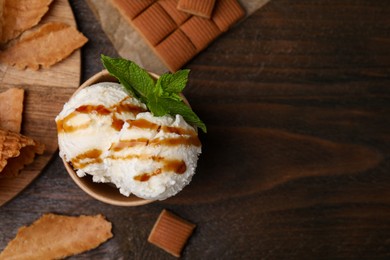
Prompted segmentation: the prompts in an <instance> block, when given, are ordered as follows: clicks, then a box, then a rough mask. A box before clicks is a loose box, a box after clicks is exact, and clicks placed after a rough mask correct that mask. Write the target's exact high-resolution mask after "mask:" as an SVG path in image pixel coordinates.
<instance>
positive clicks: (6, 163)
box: [0, 129, 44, 176]
mask: <svg viewBox="0 0 390 260" xmlns="http://www.w3.org/2000/svg"><path fill="white" fill-rule="evenodd" d="M43 151H44V145H42V144H39V143H38V142H36V141H34V140H33V139H32V138H30V137H27V136H24V135H21V134H18V133H14V132H11V131H6V130H2V129H0V176H15V175H17V174H18V173H19V171H20V170H21V169H23V167H24V166H25V165H27V164H30V163H32V161H33V160H34V157H35V155H36V154H42V153H43Z"/></svg>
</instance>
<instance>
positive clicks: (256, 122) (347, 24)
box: [0, 0, 390, 259]
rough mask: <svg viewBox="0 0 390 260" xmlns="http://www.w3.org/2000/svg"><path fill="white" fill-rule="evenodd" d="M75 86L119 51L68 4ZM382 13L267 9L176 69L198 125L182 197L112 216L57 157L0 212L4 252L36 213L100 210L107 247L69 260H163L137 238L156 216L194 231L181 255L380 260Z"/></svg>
mask: <svg viewBox="0 0 390 260" xmlns="http://www.w3.org/2000/svg"><path fill="white" fill-rule="evenodd" d="M71 5H72V8H73V10H74V13H75V15H76V18H77V22H78V25H79V29H80V30H81V31H82V32H83V33H84V34H85V35H86V36H87V37H88V38H89V39H90V41H89V43H88V44H87V45H86V46H85V47H84V48H83V50H82V62H83V66H82V79H81V81H85V80H86V79H87V78H89V77H90V76H91V75H93V74H94V73H96V72H98V71H99V70H101V69H102V65H101V63H100V61H99V56H100V54H101V53H104V54H106V55H112V56H115V55H116V52H115V50H114V48H113V47H112V45H111V43H110V42H109V40H108V39H107V38H106V36H105V35H104V33H103V32H102V30H101V28H100V25H99V24H98V23H97V22H96V20H95V18H94V16H93V14H92V12H91V11H90V9H89V8H88V6H87V5H86V3H85V2H84V1H71ZM389 14H390V5H389V3H388V1H385V0H377V1H370V0H358V1H357V0H344V1H339V0H329V1H322V0H320V1H312V0H300V1H290V0H271V2H270V3H268V4H267V5H266V6H265V7H263V8H261V9H260V10H258V11H257V12H256V13H255V14H254V15H252V16H251V17H250V18H248V19H247V20H245V21H244V22H242V23H240V24H239V25H238V26H237V27H235V28H234V29H232V30H231V31H229V32H228V33H226V34H224V35H223V36H221V37H220V38H219V39H218V40H216V41H215V42H214V43H213V44H212V45H211V46H209V48H207V49H206V50H205V51H203V52H202V53H201V54H200V55H198V56H197V57H196V58H195V59H193V60H192V61H191V62H190V63H189V64H188V65H187V66H186V67H187V68H190V69H191V70H192V72H191V78H190V81H189V86H188V88H187V90H186V92H185V95H186V96H187V98H188V99H189V100H190V101H191V104H192V106H193V108H194V110H195V111H196V112H197V113H198V114H199V116H200V117H201V118H202V119H203V120H204V121H205V122H206V124H207V125H208V130H209V132H208V133H207V134H201V140H202V142H203V144H204V148H203V154H202V155H201V158H200V161H199V167H198V170H197V174H196V175H195V177H194V179H193V182H192V183H191V184H190V186H188V187H186V188H185V189H184V190H183V191H182V192H181V193H180V194H179V195H177V196H176V197H174V198H171V199H168V200H166V201H162V202H156V203H153V204H150V205H147V206H141V207H130V208H126V207H116V206H110V205H106V204H103V203H101V202H98V201H96V200H94V199H92V198H91V197H89V196H88V195H86V194H84V193H83V192H82V191H81V190H80V189H79V188H78V187H77V186H76V185H75V184H74V183H73V182H72V180H71V179H70V177H69V176H68V175H67V173H66V172H65V169H64V167H63V165H62V162H61V161H60V159H59V157H58V156H55V157H54V158H53V160H52V161H51V162H50V164H49V165H48V166H47V167H46V169H45V170H44V172H43V173H42V174H41V175H40V177H39V178H38V179H36V180H35V181H34V182H33V183H32V185H30V186H29V187H28V188H27V189H26V190H24V191H23V192H22V193H21V194H20V195H19V196H17V197H16V198H15V199H13V200H12V201H11V202H9V203H7V204H6V205H4V206H3V207H1V208H0V249H2V248H4V247H5V246H6V244H7V243H8V241H9V240H10V239H12V238H13V237H14V236H15V234H16V232H17V229H18V227H19V226H21V225H26V224H30V223H31V222H33V221H34V220H35V219H37V218H39V217H40V216H41V215H42V214H43V213H47V212H54V213H61V214H66V215H80V214H97V213H102V214H104V215H105V216H106V217H107V218H108V220H110V221H111V222H112V223H113V233H114V238H113V239H111V240H110V241H108V242H107V243H105V244H104V245H102V246H100V247H99V248H98V249H95V250H92V251H90V252H87V253H85V254H82V255H79V256H77V257H74V258H73V259H172V258H173V257H172V256H170V255H169V254H167V253H165V252H164V251H162V250H160V249H159V248H157V247H155V246H153V245H151V244H149V243H148V242H147V237H148V235H149V232H150V230H151V228H152V226H153V224H154V222H155V220H156V218H157V216H158V214H159V213H160V212H161V210H162V209H164V208H165V209H169V210H172V211H173V212H175V213H177V214H178V215H180V216H182V217H183V218H186V219H188V220H190V221H192V222H194V223H196V224H197V228H196V231H195V233H194V234H193V236H192V237H191V239H190V240H189V243H188V244H187V246H186V247H185V250H184V252H183V258H184V259H334V258H348V259H351V258H353V259H355V258H366V259H378V258H387V259H389V257H390V145H389V142H390V90H389V89H390V18H389V17H390V15H389Z"/></svg>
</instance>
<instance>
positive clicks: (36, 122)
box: [0, 0, 81, 206]
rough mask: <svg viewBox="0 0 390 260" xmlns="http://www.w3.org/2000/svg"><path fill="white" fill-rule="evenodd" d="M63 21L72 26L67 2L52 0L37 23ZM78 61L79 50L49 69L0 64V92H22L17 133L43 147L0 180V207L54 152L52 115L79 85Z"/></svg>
mask: <svg viewBox="0 0 390 260" xmlns="http://www.w3.org/2000/svg"><path fill="white" fill-rule="evenodd" d="M49 21H53V22H64V23H67V24H69V25H72V26H76V21H75V18H74V16H73V13H72V9H71V7H70V5H69V3H68V1H67V0H56V1H54V2H53V3H52V4H51V5H50V9H49V12H48V13H47V14H46V15H45V16H44V18H43V19H42V21H41V23H46V22H49ZM80 67H81V58H80V51H76V52H74V53H73V54H72V55H71V56H69V57H68V58H67V59H65V60H63V61H62V62H60V63H58V64H56V65H53V66H52V67H51V68H50V69H40V70H39V71H33V70H30V69H26V70H19V69H17V68H14V67H10V66H7V65H5V64H0V91H4V90H6V89H8V88H12V87H19V88H23V89H24V90H25V98H24V110H23V120H22V131H21V133H22V134H24V135H27V136H30V137H32V138H34V139H35V140H37V141H38V142H40V143H43V144H44V145H45V147H46V149H45V153H44V154H43V155H41V156H38V157H36V160H35V161H34V162H33V163H32V164H31V165H29V166H27V167H26V168H25V169H23V170H22V172H21V173H20V176H19V177H18V178H4V179H1V180H0V206H1V205H3V204H4V203H6V202H7V201H9V200H10V199H12V198H13V197H14V196H16V195H17V194H18V193H19V192H20V191H21V190H23V189H24V188H25V187H26V186H27V185H28V184H30V182H31V181H33V180H34V179H35V178H36V177H37V176H38V175H39V174H40V173H41V172H42V170H43V169H44V167H45V166H46V164H47V163H48V162H49V161H50V159H51V158H52V157H53V154H54V153H56V152H57V148H58V143H57V130H56V126H55V122H54V118H55V116H56V115H57V114H58V113H59V111H61V109H62V106H63V104H64V102H66V101H67V100H68V98H69V97H70V95H71V94H72V93H73V92H74V90H75V89H76V88H77V87H78V86H79V83H80V73H81V72H80Z"/></svg>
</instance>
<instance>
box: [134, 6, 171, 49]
mask: <svg viewBox="0 0 390 260" xmlns="http://www.w3.org/2000/svg"><path fill="white" fill-rule="evenodd" d="M133 24H134V26H135V27H136V28H137V29H138V31H139V32H140V33H141V34H142V35H143V36H144V37H145V39H146V40H147V41H148V42H149V44H151V45H152V46H155V45H157V44H158V43H159V42H161V41H162V40H163V39H164V38H165V37H166V36H167V35H168V34H170V33H171V32H173V31H174V30H175V29H176V28H177V26H176V23H175V22H174V21H173V20H172V19H171V17H170V16H169V15H168V14H167V12H165V10H164V8H162V6H161V5H159V4H157V3H155V4H153V5H151V6H150V7H149V8H148V9H146V10H145V11H144V12H142V13H141V14H140V15H138V16H137V17H136V18H135V19H134V20H133Z"/></svg>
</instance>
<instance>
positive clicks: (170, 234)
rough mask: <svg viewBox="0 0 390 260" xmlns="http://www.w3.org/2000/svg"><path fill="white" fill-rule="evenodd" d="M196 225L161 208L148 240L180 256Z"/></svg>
mask: <svg viewBox="0 0 390 260" xmlns="http://www.w3.org/2000/svg"><path fill="white" fill-rule="evenodd" d="M195 227H196V225H195V224H193V223H191V222H188V221H187V220H184V219H182V218H180V217H178V216H176V215H175V214H173V213H171V212H169V211H167V210H165V209H164V210H163V211H162V212H161V214H160V216H159V217H158V219H157V222H156V223H155V224H154V227H153V229H152V231H151V232H150V235H149V238H148V241H149V242H150V243H152V244H154V245H156V246H158V247H160V248H162V249H164V250H165V251H167V252H168V253H170V254H172V255H174V256H176V257H180V254H181V251H182V250H183V248H184V245H185V244H186V242H187V240H188V238H189V237H190V236H191V234H192V232H193V231H194V229H195Z"/></svg>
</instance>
